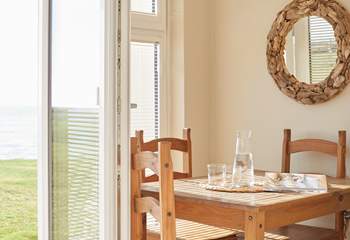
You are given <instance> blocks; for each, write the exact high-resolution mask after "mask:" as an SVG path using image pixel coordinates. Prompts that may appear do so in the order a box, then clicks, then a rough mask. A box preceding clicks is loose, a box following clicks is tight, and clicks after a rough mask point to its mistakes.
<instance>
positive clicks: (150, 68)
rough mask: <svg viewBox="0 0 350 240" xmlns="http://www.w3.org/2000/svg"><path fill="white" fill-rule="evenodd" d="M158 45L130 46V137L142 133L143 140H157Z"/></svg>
mask: <svg viewBox="0 0 350 240" xmlns="http://www.w3.org/2000/svg"><path fill="white" fill-rule="evenodd" d="M159 65H160V64H159V44H158V43H140V42H132V43H131V45H130V102H131V111H130V131H131V132H130V135H131V136H134V135H135V131H136V130H144V138H145V139H146V140H151V139H154V138H158V137H159V115H160V112H159V111H160V109H159V101H160V99H159V67H160V66H159Z"/></svg>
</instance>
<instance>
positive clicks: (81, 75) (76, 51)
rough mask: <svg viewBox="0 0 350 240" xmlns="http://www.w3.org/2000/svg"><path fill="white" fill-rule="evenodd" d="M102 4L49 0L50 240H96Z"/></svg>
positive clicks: (98, 0) (99, 1) (97, 1)
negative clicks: (50, 6)
mask: <svg viewBox="0 0 350 240" xmlns="http://www.w3.org/2000/svg"><path fill="white" fill-rule="evenodd" d="M102 2H103V1H102V0H52V8H51V22H52V25H51V41H52V42H51V134H52V137H51V139H52V143H51V151H52V152H51V158H52V166H51V169H52V170H51V171H52V173H51V174H52V179H51V184H52V193H51V198H52V203H51V204H52V205H51V210H52V215H51V218H52V226H51V227H52V236H53V239H54V240H98V239H100V232H99V227H100V221H101V219H100V207H101V203H100V200H99V199H100V198H99V195H100V193H101V191H102V190H101V189H100V181H101V177H100V174H99V173H100V168H101V164H100V163H101V161H102V159H101V157H100V149H101V141H100V139H101V134H102V131H101V130H100V126H101V124H100V123H101V122H102V115H101V114H100V112H101V109H100V107H99V87H100V84H101V82H102V81H103V79H104V72H103V57H104V48H103V40H104V39H103V37H104V36H103V33H104V29H103V7H102V6H103V5H102Z"/></svg>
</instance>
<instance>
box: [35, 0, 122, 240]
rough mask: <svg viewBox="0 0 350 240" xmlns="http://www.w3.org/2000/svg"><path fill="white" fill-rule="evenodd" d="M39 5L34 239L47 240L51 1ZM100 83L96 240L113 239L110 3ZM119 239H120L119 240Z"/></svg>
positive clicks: (106, 0) (107, 1)
mask: <svg viewBox="0 0 350 240" xmlns="http://www.w3.org/2000/svg"><path fill="white" fill-rule="evenodd" d="M38 1H39V69H38V71H39V104H38V105H39V109H38V110H39V113H40V116H39V127H38V129H39V159H38V163H37V164H38V172H37V176H38V181H37V184H38V239H39V240H51V239H52V235H51V133H50V131H51V130H50V129H51V127H50V119H51V117H50V108H51V103H50V101H51V99H50V98H51V97H50V96H51V93H50V91H51V90H50V87H51V76H50V75H51V72H50V67H51V66H50V64H51V62H50V61H51V60H50V59H51V50H50V48H51V46H50V42H51V36H50V35H51V32H50V31H51V26H50V25H51V0H38ZM102 5H103V12H104V18H103V22H104V30H105V31H104V43H103V44H104V69H103V71H104V79H103V83H102V86H101V92H100V102H101V103H102V106H103V107H102V111H101V114H102V115H101V116H102V121H101V130H102V131H101V132H102V134H101V135H102V137H101V139H100V140H101V146H102V148H101V152H100V156H101V159H104V161H103V163H102V164H101V168H100V177H101V185H100V187H101V189H103V190H102V191H103V192H102V194H100V203H101V208H100V216H101V220H102V221H100V222H101V224H100V239H101V240H114V239H116V231H117V230H116V226H117V224H116V214H115V212H116V211H115V209H116V206H117V205H116V191H117V190H116V186H117V184H116V154H115V152H116V151H115V149H116V147H115V146H116V135H117V129H116V127H115V126H116V97H115V92H116V89H117V88H116V74H115V66H116V58H115V56H116V47H117V44H116V26H117V18H116V10H117V3H116V1H114V0H103V4H102ZM122 239H123V238H122Z"/></svg>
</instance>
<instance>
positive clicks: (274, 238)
mask: <svg viewBox="0 0 350 240" xmlns="http://www.w3.org/2000/svg"><path fill="white" fill-rule="evenodd" d="M235 239H236V240H244V232H241V233H239V234H237V237H236V238H235ZM289 239H290V238H289V237H287V236H283V235H280V234H275V233H265V240H289Z"/></svg>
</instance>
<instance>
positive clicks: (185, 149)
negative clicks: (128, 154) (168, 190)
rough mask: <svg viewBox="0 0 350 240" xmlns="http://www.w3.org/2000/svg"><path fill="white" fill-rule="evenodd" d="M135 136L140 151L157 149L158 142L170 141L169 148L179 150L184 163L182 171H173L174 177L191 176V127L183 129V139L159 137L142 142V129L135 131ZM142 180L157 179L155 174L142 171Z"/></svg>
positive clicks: (150, 180) (151, 180) (153, 180)
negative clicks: (147, 174) (146, 173)
mask: <svg viewBox="0 0 350 240" xmlns="http://www.w3.org/2000/svg"><path fill="white" fill-rule="evenodd" d="M136 138H137V139H138V145H139V148H140V151H151V152H156V151H158V143H159V142H164V141H166V142H170V143H171V146H172V147H171V149H172V150H176V151H180V152H182V153H183V163H184V172H174V179H181V178H189V177H192V142H191V129H190V128H185V129H183V139H179V138H159V139H154V140H151V141H149V142H144V138H143V131H142V130H140V131H136ZM142 178H143V182H155V181H158V176H157V174H153V175H150V176H146V175H145V171H143V177H142Z"/></svg>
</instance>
